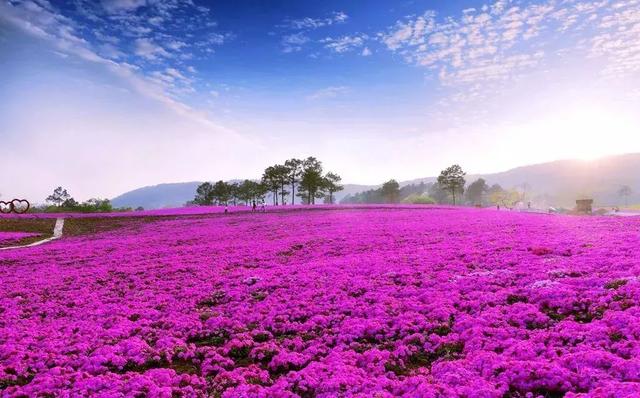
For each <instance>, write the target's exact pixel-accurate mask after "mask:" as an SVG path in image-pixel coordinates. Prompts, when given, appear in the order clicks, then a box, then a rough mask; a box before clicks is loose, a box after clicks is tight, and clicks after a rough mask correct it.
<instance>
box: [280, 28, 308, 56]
mask: <svg viewBox="0 0 640 398" xmlns="http://www.w3.org/2000/svg"><path fill="white" fill-rule="evenodd" d="M310 40H311V39H310V38H309V37H308V36H306V35H305V34H304V33H302V32H299V33H293V34H290V35H285V36H283V37H282V40H281V44H282V51H283V52H285V53H292V52H296V51H301V50H302V46H303V45H304V44H305V43H308V42H309V41H310Z"/></svg>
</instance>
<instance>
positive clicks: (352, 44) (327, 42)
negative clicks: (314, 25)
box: [320, 34, 367, 53]
mask: <svg viewBox="0 0 640 398" xmlns="http://www.w3.org/2000/svg"><path fill="white" fill-rule="evenodd" d="M366 39H367V35H363V34H356V35H353V36H342V37H337V38H331V37H327V38H326V39H323V40H320V42H321V43H324V46H325V47H326V48H328V49H330V50H332V51H334V52H336V53H345V52H349V51H352V50H354V49H356V48H360V47H362V46H363V45H364V43H365V40H366Z"/></svg>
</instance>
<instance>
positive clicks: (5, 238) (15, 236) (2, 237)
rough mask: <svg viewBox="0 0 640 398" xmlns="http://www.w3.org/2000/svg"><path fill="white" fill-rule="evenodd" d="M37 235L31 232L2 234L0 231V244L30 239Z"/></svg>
mask: <svg viewBox="0 0 640 398" xmlns="http://www.w3.org/2000/svg"><path fill="white" fill-rule="evenodd" d="M38 235H39V234H36V233H33V232H3V231H0V244H4V243H11V242H15V241H18V240H22V239H25V238H32V237H34V236H38Z"/></svg>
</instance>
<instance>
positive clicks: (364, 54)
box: [361, 47, 372, 57]
mask: <svg viewBox="0 0 640 398" xmlns="http://www.w3.org/2000/svg"><path fill="white" fill-rule="evenodd" d="M371 54H372V53H371V50H369V47H365V48H364V49H363V50H362V53H361V55H362V56H363V57H368V56H369V55H371Z"/></svg>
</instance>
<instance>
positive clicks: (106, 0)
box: [102, 0, 147, 13]
mask: <svg viewBox="0 0 640 398" xmlns="http://www.w3.org/2000/svg"><path fill="white" fill-rule="evenodd" d="M146 3H147V1H146V0H102V6H103V7H104V9H105V10H106V11H107V12H109V13H119V12H130V11H135V10H136V9H138V8H140V7H142V6H144V5H145V4H146Z"/></svg>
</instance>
